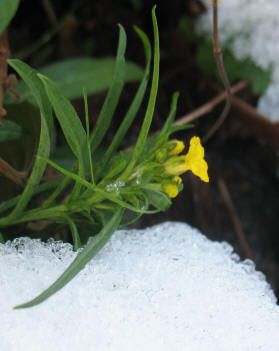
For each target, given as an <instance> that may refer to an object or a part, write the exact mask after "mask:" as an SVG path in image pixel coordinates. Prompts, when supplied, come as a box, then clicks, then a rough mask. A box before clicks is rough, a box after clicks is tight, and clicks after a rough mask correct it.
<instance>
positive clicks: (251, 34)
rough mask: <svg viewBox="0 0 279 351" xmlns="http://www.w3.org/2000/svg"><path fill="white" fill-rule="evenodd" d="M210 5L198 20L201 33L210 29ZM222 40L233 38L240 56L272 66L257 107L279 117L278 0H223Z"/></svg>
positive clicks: (220, 15)
mask: <svg viewBox="0 0 279 351" xmlns="http://www.w3.org/2000/svg"><path fill="white" fill-rule="evenodd" d="M202 2H203V3H204V4H205V5H206V6H207V7H208V9H209V11H207V12H206V13H205V14H204V15H203V16H202V17H201V20H200V21H199V23H198V26H197V30H198V31H199V32H200V33H209V32H210V33H211V31H212V11H211V7H212V6H211V5H210V3H211V2H210V1H209V0H202ZM218 9H219V11H218V13H219V16H218V22H219V36H220V41H221V43H224V42H226V41H227V40H229V41H230V44H229V46H230V49H231V50H232V52H233V53H234V55H235V56H236V57H237V58H239V59H244V58H248V57H250V58H251V59H252V60H253V61H254V62H255V63H256V64H257V65H258V66H260V67H261V68H263V69H264V70H267V69H269V68H272V71H273V73H272V82H271V84H270V85H269V87H268V89H267V91H266V92H265V94H264V95H263V96H262V97H261V98H260V99H259V103H258V109H259V111H260V112H262V113H263V114H265V115H266V116H268V117H270V118H271V119H272V120H273V121H279V98H278V96H279V64H278V62H279V45H278V42H279V16H278V13H279V1H278V0H268V1H266V0H223V1H221V3H220V4H219V5H218Z"/></svg>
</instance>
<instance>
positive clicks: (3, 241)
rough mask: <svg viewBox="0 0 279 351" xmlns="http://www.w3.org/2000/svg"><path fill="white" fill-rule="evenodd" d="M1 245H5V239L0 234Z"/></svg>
mask: <svg viewBox="0 0 279 351" xmlns="http://www.w3.org/2000/svg"><path fill="white" fill-rule="evenodd" d="M0 244H5V239H4V237H3V234H2V233H1V232H0Z"/></svg>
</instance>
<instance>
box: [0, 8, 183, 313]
mask: <svg viewBox="0 0 279 351" xmlns="http://www.w3.org/2000/svg"><path fill="white" fill-rule="evenodd" d="M152 22H153V29H154V58H153V72H152V80H151V88H150V94H149V99H148V104H147V107H146V113H145V117H144V120H143V123H142V127H141V129H140V132H139V136H138V139H137V142H136V144H135V145H134V147H132V148H131V149H130V150H129V151H126V152H125V151H122V152H119V151H118V149H119V146H120V144H121V142H122V140H123V138H124V137H125V136H126V135H127V132H128V130H129V128H130V126H131V124H132V122H133V120H134V119H135V117H136V115H137V112H138V110H139V107H140V106H141V103H142V100H143V98H144V95H145V94H146V89H147V86H148V81H149V75H150V69H151V59H152V55H151V45H150V42H149V39H148V37H147V36H146V34H145V33H144V32H143V31H142V30H141V29H139V28H137V27H135V31H136V33H137V35H138V37H139V38H140V40H141V42H142V44H143V48H144V51H145V58H146V66H145V69H144V72H143V74H140V75H141V82H140V84H139V87H138V90H137V92H136V94H135V96H134V99H133V101H132V102H131V105H130V106H129V108H128V110H127V112H126V114H125V116H124V117H123V120H122V122H121V123H120V125H119V128H118V130H117V131H116V133H115V135H114V137H113V140H112V142H111V144H110V145H109V147H108V148H106V149H105V148H104V147H103V146H102V143H103V141H104V138H105V136H106V134H107V132H108V129H109V126H110V124H111V121H112V119H113V116H114V113H115V110H116V107H117V104H118V101H119V98H120V95H121V92H122V89H123V86H124V82H125V81H126V80H127V74H128V75H130V76H131V75H132V72H133V74H134V73H136V74H134V77H135V75H136V78H139V72H138V71H136V70H132V71H131V69H130V71H129V65H128V66H127V64H126V62H125V50H126V41H127V39H126V33H125V30H124V28H123V27H122V26H121V25H119V42H118V49H117V55H116V60H115V67H114V71H113V74H112V80H111V84H110V87H109V90H108V93H107V95H106V99H105V102H104V104H103V107H102V109H101V112H100V115H99V118H98V120H97V123H96V125H95V127H94V129H93V130H92V131H90V128H89V112H88V106H87V91H89V93H92V92H94V89H93V90H92V88H91V87H90V84H85V87H84V89H83V95H84V104H85V117H86V118H85V120H86V126H85V128H84V127H83V125H82V123H81V120H80V118H79V117H78V115H77V113H76V111H75V109H74V108H73V106H72V105H71V103H70V101H69V98H72V97H75V96H76V94H78V92H77V91H75V92H72V91H71V93H69V92H68V93H67V95H68V96H67V97H65V95H64V94H63V93H62V91H61V85H62V86H63V85H64V84H69V82H67V79H65V81H66V83H65V82H64V83H62V82H63V76H62V75H61V80H59V79H58V84H57V82H56V83H55V82H54V81H53V80H52V79H51V78H50V77H49V76H48V77H47V75H45V74H43V73H42V72H41V73H39V72H37V71H36V70H34V69H32V68H31V67H30V66H28V65H27V64H25V63H24V62H22V61H20V60H9V61H8V63H9V65H10V67H12V68H13V69H14V70H15V71H16V72H17V73H18V75H19V76H20V77H21V79H22V82H24V83H21V84H20V89H21V94H22V95H23V97H24V98H25V100H26V101H28V102H25V104H27V106H28V108H29V107H30V106H32V108H33V109H35V110H36V111H37V112H38V113H35V114H34V115H35V116H36V119H37V120H38V119H39V122H40V123H37V126H38V127H39V133H38V140H37V143H36V142H35V141H34V143H35V144H36V154H35V157H34V158H33V160H32V170H31V172H30V175H29V177H28V179H27V181H26V183H25V184H23V186H22V192H21V194H20V195H17V196H15V197H12V198H9V199H8V200H7V201H3V202H2V203H1V204H0V214H1V215H2V217H1V218H0V230H1V231H2V234H1V237H0V239H1V240H2V241H6V240H7V237H6V234H5V233H6V231H5V230H6V229H7V228H8V229H9V228H14V227H16V226H18V225H22V224H27V226H29V228H32V226H33V227H34V224H35V223H39V224H42V225H44V224H46V225H47V230H48V232H49V231H50V228H54V225H55V228H57V226H60V228H61V237H62V238H63V239H64V240H69V239H68V238H67V236H64V234H63V233H65V228H69V229H70V233H71V241H72V242H73V244H74V248H75V250H78V249H79V248H81V247H82V246H84V248H83V250H81V251H79V252H78V254H77V256H76V259H75V260H74V261H73V262H72V264H71V265H70V266H69V267H68V268H67V270H66V271H65V272H64V273H63V274H62V275H61V276H60V277H59V278H58V279H57V281H56V282H54V284H53V285H51V286H50V287H49V288H48V289H47V290H45V291H44V292H42V294H40V295H39V296H37V297H36V298H35V299H33V300H32V301H30V302H28V303H26V304H23V305H20V306H17V308H21V307H30V306H34V305H36V304H38V303H40V302H42V301H44V300H45V299H46V298H48V297H49V296H51V295H52V294H54V293H55V292H56V291H57V290H59V289H61V288H62V287H63V286H64V285H65V284H67V283H68V282H69V281H70V280H71V279H72V278H73V277H74V276H75V275H76V274H78V272H79V271H80V270H81V269H83V267H84V266H85V265H86V263H87V262H88V261H89V260H91V259H92V257H94V255H95V254H96V253H97V252H98V251H99V250H100V249H101V248H102V247H103V246H104V244H105V243H106V242H107V240H108V239H109V238H110V236H111V235H112V234H113V232H114V230H115V229H117V228H119V227H121V226H125V225H127V224H128V223H131V222H133V221H134V220H136V219H137V218H139V217H140V216H141V215H142V214H144V213H155V212H158V211H162V210H165V209H166V208H167V207H168V206H169V205H170V203H171V201H170V198H169V197H168V196H167V194H166V193H165V192H164V191H163V188H162V186H161V182H162V179H163V176H162V174H163V169H162V165H161V164H160V163H158V162H156V159H155V156H154V155H155V153H156V150H158V149H160V147H162V146H163V145H164V144H166V143H167V142H168V138H169V135H170V134H171V133H172V132H173V131H174V129H172V127H171V125H172V122H173V119H174V116H175V111H176V104H177V99H178V94H177V93H175V94H174V96H173V100H172V104H171V109H170V113H169V116H168V118H167V120H166V123H165V125H164V126H163V129H162V131H161V133H160V134H158V135H156V136H153V137H151V138H148V132H149V129H150V125H151V122H152V118H153V113H154V108H155V102H156V96H157V90H158V80H159V61H160V57H159V34H158V26H157V20H156V16H155V7H154V8H153V10H152ZM77 62H78V66H80V65H81V64H82V62H83V63H84V61H78V60H77V61H76V62H75V63H77ZM86 62H87V64H88V65H89V66H90V65H93V66H94V65H97V66H98V63H97V62H92V61H88V60H87V61H86ZM71 64H73V62H68V63H67V64H66V66H67V65H68V66H67V69H70V68H69V67H71ZM109 64H110V65H111V61H109ZM66 66H65V65H64V66H63V69H65V67H66ZM56 68H57V69H58V70H59V69H61V67H60V68H59V66H58V67H57V66H56ZM63 69H61V71H62V72H63ZM87 69H88V67H87ZM81 70H82V69H81ZM46 71H47V70H46ZM127 71H128V73H127ZM64 73H65V72H64ZM64 73H63V74H64ZM77 74H81V71H78V73H77ZM81 81H83V80H81ZM106 84H107V83H106ZM78 86H79V85H78ZM26 87H28V89H29V91H28V92H27V90H26ZM79 87H80V86H79ZM65 90H66V92H67V89H65ZM53 112H54V115H55V117H56V119H57V121H58V123H59V125H60V127H61V129H62V132H63V135H64V137H65V140H66V142H67V145H68V148H69V149H70V150H71V153H72V155H73V157H74V159H75V162H74V164H73V166H72V168H71V169H66V168H63V167H61V165H59V164H57V163H56V162H55V161H54V159H51V158H52V157H51V149H52V139H53V135H54V133H55V130H54V121H53ZM37 122H38V121H37ZM184 128H185V126H184ZM5 130H6V132H7V131H9V133H10V138H11V137H12V133H13V135H17V136H18V137H19V136H22V133H23V134H24V131H23V130H22V129H20V128H17V127H16V125H14V124H13V123H10V125H9V123H8V127H6V128H5V129H4V131H5ZM27 134H28V133H27ZM0 137H1V134H0ZM3 140H4V139H3ZM47 165H49V166H51V167H53V168H54V169H55V170H56V171H57V172H58V173H59V176H57V177H56V178H54V179H51V180H48V181H45V180H44V174H45V171H46V167H47ZM21 185H22V184H21ZM127 210H128V211H129V213H130V215H129V216H128V217H127V216H126V217H125V218H124V217H123V215H124V212H125V213H127ZM41 237H42V238H45V237H44V236H43V234H42V235H41Z"/></svg>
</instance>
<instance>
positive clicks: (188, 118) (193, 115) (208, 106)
mask: <svg viewBox="0 0 279 351" xmlns="http://www.w3.org/2000/svg"><path fill="white" fill-rule="evenodd" d="M247 86H248V82H247V81H245V80H243V81H241V82H239V83H237V84H235V85H234V86H233V87H232V88H231V93H232V94H236V93H237V92H239V91H240V90H242V89H244V88H246V87H247ZM226 97H227V92H226V91H223V92H222V93H220V94H219V95H217V96H216V97H214V98H213V99H212V100H210V101H209V102H207V103H205V104H204V105H202V106H200V107H199V108H197V109H196V110H194V111H192V112H190V113H188V114H187V115H185V116H183V117H180V118H179V119H178V120H176V121H175V122H174V123H173V126H180V125H182V124H186V123H190V122H192V121H194V120H195V119H198V118H200V117H201V116H203V115H205V114H206V113H209V112H210V111H212V110H213V109H214V107H215V106H217V105H218V104H220V102H222V101H223V100H225V99H226Z"/></svg>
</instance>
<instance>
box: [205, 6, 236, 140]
mask: <svg viewBox="0 0 279 351" xmlns="http://www.w3.org/2000/svg"><path fill="white" fill-rule="evenodd" d="M217 3H218V0H213V1H212V6H213V41H214V55H215V60H216V64H217V67H218V71H219V73H220V76H221V78H222V81H223V83H224V87H225V89H226V94H227V100H226V105H225V107H224V110H223V112H222V113H221V115H220V117H219V118H218V120H217V121H216V122H215V124H214V125H213V126H212V127H211V128H210V130H209V131H208V133H207V134H206V135H205V136H204V137H203V139H202V140H203V142H206V141H207V140H208V139H210V138H211V137H212V135H213V134H215V132H216V131H217V130H218V129H219V128H220V126H221V125H222V124H223V122H224V121H225V119H226V117H227V115H228V113H229V110H230V108H231V104H232V92H231V86H230V82H229V79H228V76H227V74H226V71H225V68H224V64H223V49H222V48H220V46H219V38H218V5H217Z"/></svg>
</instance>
